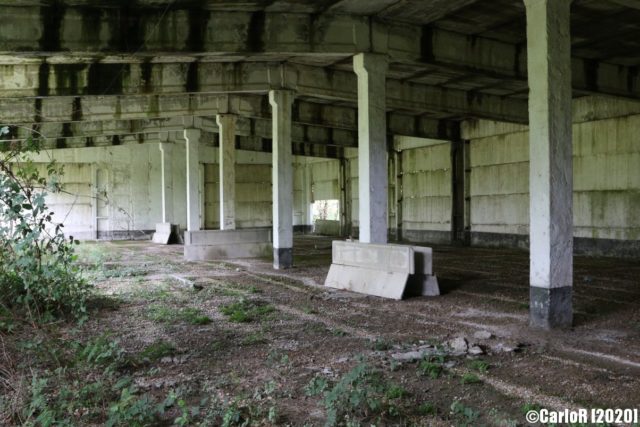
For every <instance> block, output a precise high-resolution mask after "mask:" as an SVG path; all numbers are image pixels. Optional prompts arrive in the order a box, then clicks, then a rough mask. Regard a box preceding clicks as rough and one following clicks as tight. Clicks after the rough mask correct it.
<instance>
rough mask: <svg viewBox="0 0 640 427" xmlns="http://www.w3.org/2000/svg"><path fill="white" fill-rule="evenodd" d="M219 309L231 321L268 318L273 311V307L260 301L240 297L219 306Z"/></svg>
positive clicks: (239, 321)
mask: <svg viewBox="0 0 640 427" xmlns="http://www.w3.org/2000/svg"><path fill="white" fill-rule="evenodd" d="M220 311H221V312H222V314H224V315H225V316H228V317H229V320H230V321H232V322H236V323H248V322H256V321H260V320H264V319H266V318H268V317H269V316H270V315H271V314H272V313H273V312H275V308H274V307H273V306H272V305H269V304H264V303H261V302H260V301H256V300H247V299H245V298H241V299H240V300H239V301H237V302H234V303H231V304H227V305H224V306H222V307H220Z"/></svg>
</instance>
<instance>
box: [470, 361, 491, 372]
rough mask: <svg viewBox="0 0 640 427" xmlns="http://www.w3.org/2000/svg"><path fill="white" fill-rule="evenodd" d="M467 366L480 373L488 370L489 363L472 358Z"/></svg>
mask: <svg viewBox="0 0 640 427" xmlns="http://www.w3.org/2000/svg"><path fill="white" fill-rule="evenodd" d="M468 366H469V368H471V369H473V370H474V371H478V372H480V373H481V374H484V373H486V372H487V371H488V370H489V364H488V363H487V362H485V361H484V360H482V359H478V360H472V361H470V362H469V363H468Z"/></svg>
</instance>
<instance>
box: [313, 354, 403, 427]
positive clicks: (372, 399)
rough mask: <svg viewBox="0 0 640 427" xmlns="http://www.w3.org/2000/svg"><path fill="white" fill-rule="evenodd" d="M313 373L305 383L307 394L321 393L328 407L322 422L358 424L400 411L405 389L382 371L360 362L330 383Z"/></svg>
mask: <svg viewBox="0 0 640 427" xmlns="http://www.w3.org/2000/svg"><path fill="white" fill-rule="evenodd" d="M325 381H326V380H324V378H322V377H319V376H316V377H314V378H313V379H312V380H311V382H309V384H307V386H306V387H305V393H306V394H307V395H315V394H320V393H323V404H324V407H325V409H326V410H327V420H326V423H325V426H335V425H342V424H346V425H359V422H360V421H367V420H377V421H375V422H374V424H379V423H381V424H384V420H385V419H387V418H395V417H399V416H400V415H401V408H402V405H401V401H400V400H401V399H402V398H403V397H405V396H406V395H407V394H408V393H407V392H406V390H404V389H403V388H402V387H399V386H397V385H392V384H388V383H387V382H385V381H384V379H383V377H382V373H381V372H380V371H378V370H375V369H373V368H371V367H370V366H369V365H368V364H367V363H365V362H361V363H360V364H358V365H357V366H356V367H355V368H353V369H352V370H351V371H349V372H348V373H346V374H345V375H344V376H343V377H342V378H340V380H339V381H338V382H336V383H335V384H333V385H329V384H327V383H325Z"/></svg>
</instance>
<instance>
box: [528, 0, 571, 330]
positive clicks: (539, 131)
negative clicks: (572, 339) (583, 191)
mask: <svg viewBox="0 0 640 427" xmlns="http://www.w3.org/2000/svg"><path fill="white" fill-rule="evenodd" d="M524 3H525V6H526V13H527V61H528V75H529V90H530V92H529V135H530V136H529V155H530V166H529V167H530V173H529V192H530V242H531V243H530V266H531V270H530V284H531V288H530V298H531V301H530V316H529V320H530V324H531V326H533V327H539V328H544V329H550V328H561V327H569V326H571V323H572V317H573V314H572V302H571V294H572V284H573V209H572V198H573V183H572V158H571V156H572V147H571V144H572V141H571V52H570V51H571V43H570V42H571V40H570V31H569V28H570V5H571V0H525V1H524Z"/></svg>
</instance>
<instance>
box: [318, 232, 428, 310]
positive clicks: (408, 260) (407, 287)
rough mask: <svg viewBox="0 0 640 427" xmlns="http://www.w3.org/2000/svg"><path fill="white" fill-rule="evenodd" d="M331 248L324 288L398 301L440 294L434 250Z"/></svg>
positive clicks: (337, 244)
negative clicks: (434, 272) (405, 297)
mask: <svg viewBox="0 0 640 427" xmlns="http://www.w3.org/2000/svg"><path fill="white" fill-rule="evenodd" d="M332 249H333V253H332V258H333V263H332V264H331V268H330V269H329V274H328V275H327V278H326V280H325V286H329V287H331V288H336V289H344V290H350V291H354V292H359V293H363V294H368V295H375V296H379V297H384V298H392V299H396V300H400V299H402V298H403V296H410V295H411V296H416V295H423V296H437V295H440V289H439V287H438V280H437V278H436V277H435V276H434V275H433V250H432V249H431V248H427V247H423V246H406V245H391V244H384V245H383V244H370V243H361V242H342V241H334V242H333V248H332Z"/></svg>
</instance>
